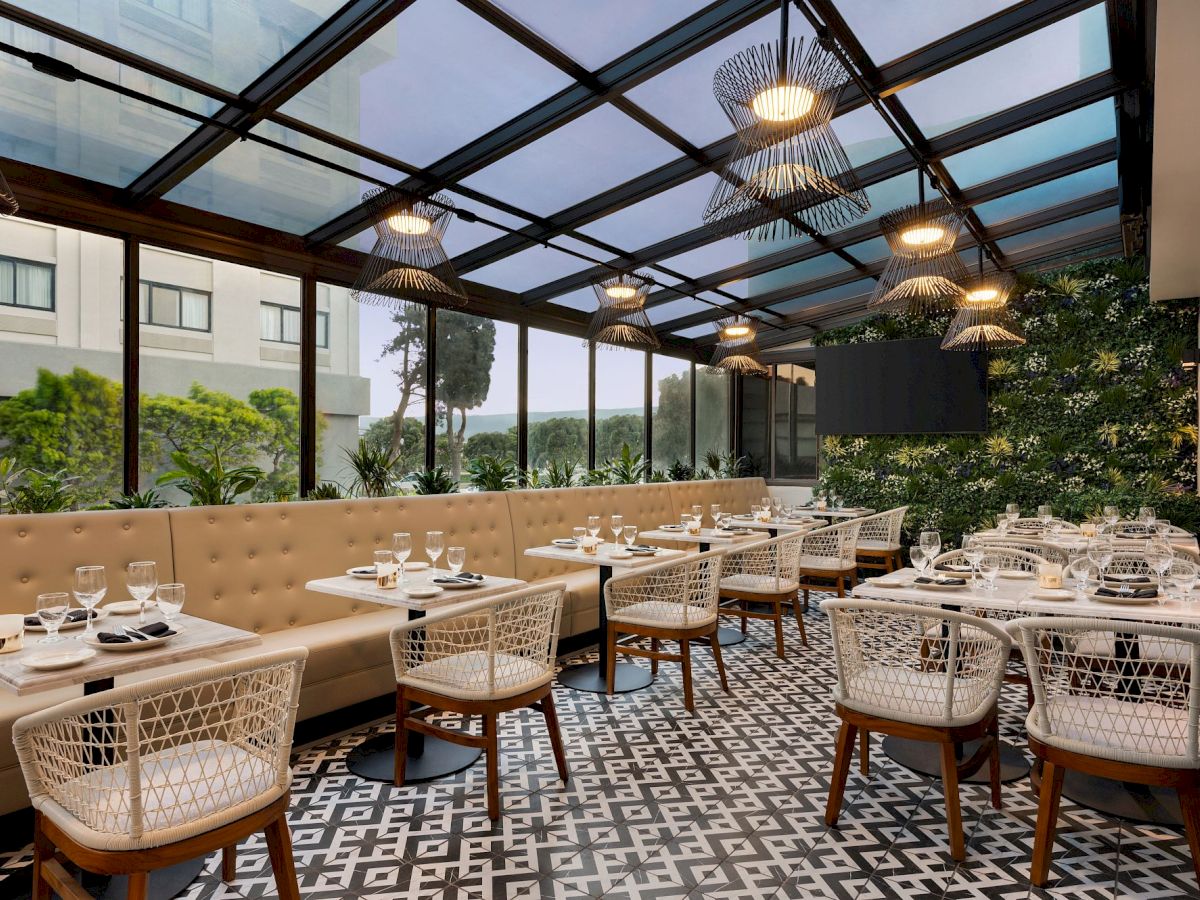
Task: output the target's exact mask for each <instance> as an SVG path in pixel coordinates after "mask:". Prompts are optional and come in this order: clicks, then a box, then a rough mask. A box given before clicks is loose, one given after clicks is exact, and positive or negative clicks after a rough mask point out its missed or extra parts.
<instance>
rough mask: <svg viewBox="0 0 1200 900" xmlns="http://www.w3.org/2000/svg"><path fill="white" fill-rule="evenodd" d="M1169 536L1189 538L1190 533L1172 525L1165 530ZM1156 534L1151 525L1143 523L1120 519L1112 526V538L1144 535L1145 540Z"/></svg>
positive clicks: (1156, 530)
mask: <svg viewBox="0 0 1200 900" xmlns="http://www.w3.org/2000/svg"><path fill="white" fill-rule="evenodd" d="M1167 533H1168V534H1169V535H1173V536H1175V537H1190V536H1191V534H1192V533H1191V532H1190V531H1188V530H1187V529H1186V528H1180V527H1179V526H1178V525H1172V526H1171V527H1170V528H1168V529H1167ZM1156 534H1158V529H1157V528H1156V527H1155V526H1153V525H1149V526H1148V525H1146V524H1145V523H1144V522H1136V521H1133V520H1132V519H1122V520H1121V521H1120V522H1118V523H1117V524H1116V525H1115V526H1114V537H1118V538H1119V537H1127V536H1130V535H1145V536H1146V537H1147V538H1148V537H1151V536H1153V535H1156Z"/></svg>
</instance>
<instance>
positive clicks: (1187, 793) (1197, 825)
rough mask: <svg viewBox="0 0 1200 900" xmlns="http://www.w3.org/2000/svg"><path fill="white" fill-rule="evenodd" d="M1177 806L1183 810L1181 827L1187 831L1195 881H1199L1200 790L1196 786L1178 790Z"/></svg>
mask: <svg viewBox="0 0 1200 900" xmlns="http://www.w3.org/2000/svg"><path fill="white" fill-rule="evenodd" d="M1179 806H1180V808H1181V809H1182V810H1183V828H1184V831H1186V832H1187V839H1188V846H1189V847H1190V848H1191V850H1192V866H1193V867H1194V868H1195V870H1196V881H1197V882H1200V791H1198V790H1197V789H1196V788H1185V789H1183V790H1180V792H1179Z"/></svg>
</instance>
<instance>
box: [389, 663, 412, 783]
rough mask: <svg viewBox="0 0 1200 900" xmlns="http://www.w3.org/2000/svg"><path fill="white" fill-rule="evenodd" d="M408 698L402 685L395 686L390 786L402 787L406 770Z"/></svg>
mask: <svg viewBox="0 0 1200 900" xmlns="http://www.w3.org/2000/svg"><path fill="white" fill-rule="evenodd" d="M408 707H409V703H408V697H407V696H405V693H404V685H402V684H398V685H396V750H395V753H396V759H395V766H394V773H393V775H392V784H394V785H395V786H396V787H403V786H404V772H405V770H406V769H407V768H408V726H407V725H405V724H404V723H405V722H406V721H407V720H408Z"/></svg>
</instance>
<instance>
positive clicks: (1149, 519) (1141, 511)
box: [1138, 506, 1154, 531]
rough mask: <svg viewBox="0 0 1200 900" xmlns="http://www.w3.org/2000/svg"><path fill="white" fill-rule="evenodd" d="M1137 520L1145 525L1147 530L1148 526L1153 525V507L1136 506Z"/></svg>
mask: <svg viewBox="0 0 1200 900" xmlns="http://www.w3.org/2000/svg"><path fill="white" fill-rule="evenodd" d="M1138 521H1139V522H1141V523H1142V524H1143V525H1145V526H1146V530H1147V531H1149V530H1150V528H1151V527H1152V526H1153V525H1154V507H1153V506H1140V507H1138Z"/></svg>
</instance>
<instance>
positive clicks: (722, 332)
mask: <svg viewBox="0 0 1200 900" xmlns="http://www.w3.org/2000/svg"><path fill="white" fill-rule="evenodd" d="M716 328H717V346H716V349H715V350H714V351H713V356H712V361H711V362H710V363H709V364H710V365H712V366H715V367H716V368H718V369H726V370H728V371H730V372H735V373H737V374H738V375H765V374H766V372H767V367H766V366H764V365H763V364H762V363H761V362H759V361H758V337H757V336H758V320H757V319H752V318H750V317H749V316H740V315H739V316H730V317H728V318H724V319H721V320H719V321H718V322H717V323H716Z"/></svg>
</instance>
